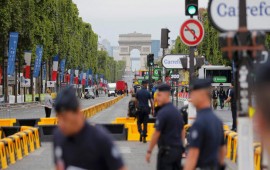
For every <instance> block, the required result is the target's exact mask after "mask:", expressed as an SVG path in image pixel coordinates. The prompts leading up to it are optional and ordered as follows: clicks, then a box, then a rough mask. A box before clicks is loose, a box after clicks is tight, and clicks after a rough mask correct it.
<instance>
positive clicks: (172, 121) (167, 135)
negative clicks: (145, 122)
mask: <svg viewBox="0 0 270 170" xmlns="http://www.w3.org/2000/svg"><path fill="white" fill-rule="evenodd" d="M170 92H171V88H170V86H169V85H167V84H162V85H160V86H158V92H157V101H158V105H159V106H161V109H160V110H159V111H158V115H157V120H156V125H155V128H156V130H155V132H154V134H153V137H152V140H151V143H150V145H149V148H148V150H147V154H146V161H147V162H150V157H151V153H152V151H153V149H154V147H155V145H156V144H157V143H158V148H159V151H158V158H157V170H180V169H182V168H181V158H182V152H183V141H182V140H183V139H184V131H183V118H182V116H181V114H180V112H179V110H178V109H177V108H176V107H174V106H173V104H172V103H171V102H170V101H171V100H170Z"/></svg>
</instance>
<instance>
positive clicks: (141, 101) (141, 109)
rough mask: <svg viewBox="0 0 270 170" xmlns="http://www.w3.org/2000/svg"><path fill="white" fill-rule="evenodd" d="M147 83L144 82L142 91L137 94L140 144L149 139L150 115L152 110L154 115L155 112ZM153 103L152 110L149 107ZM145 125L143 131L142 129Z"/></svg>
mask: <svg viewBox="0 0 270 170" xmlns="http://www.w3.org/2000/svg"><path fill="white" fill-rule="evenodd" d="M147 85H148V83H147V81H146V80H143V81H142V89H141V90H140V91H138V92H137V93H136V99H137V100H136V106H137V108H138V112H137V113H138V120H137V125H138V131H139V133H140V142H142V141H143V142H144V143H146V137H147V123H148V119H149V114H150V111H151V109H152V113H153V112H154V105H153V100H152V98H151V95H150V93H149V92H148V91H147ZM149 101H150V103H151V109H150V107H149V104H148V102H149ZM142 124H143V129H142Z"/></svg>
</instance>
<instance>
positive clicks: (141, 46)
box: [118, 32, 152, 71]
mask: <svg viewBox="0 0 270 170" xmlns="http://www.w3.org/2000/svg"><path fill="white" fill-rule="evenodd" d="M151 42H152V41H151V34H141V33H136V32H135V33H130V34H120V35H119V41H118V43H119V50H120V52H119V55H120V57H122V59H123V60H125V61H126V71H131V58H130V52H131V51H132V50H134V49H138V50H139V51H140V55H141V56H140V63H141V69H142V70H144V69H146V59H147V55H148V54H150V53H151Z"/></svg>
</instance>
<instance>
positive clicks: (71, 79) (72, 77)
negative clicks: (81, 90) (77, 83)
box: [70, 69, 74, 85]
mask: <svg viewBox="0 0 270 170" xmlns="http://www.w3.org/2000/svg"><path fill="white" fill-rule="evenodd" d="M73 80H74V70H73V69H71V70H70V84H71V85H72V84H73Z"/></svg>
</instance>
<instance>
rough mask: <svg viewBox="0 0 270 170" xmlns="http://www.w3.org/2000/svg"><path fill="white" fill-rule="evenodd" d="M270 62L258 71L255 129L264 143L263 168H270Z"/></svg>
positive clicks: (262, 65)
mask: <svg viewBox="0 0 270 170" xmlns="http://www.w3.org/2000/svg"><path fill="white" fill-rule="evenodd" d="M269 73H270V61H269V60H268V62H266V63H265V64H260V67H259V68H258V70H257V71H256V83H255V89H256V93H255V96H256V97H255V99H256V109H255V110H256V113H255V115H254V127H255V130H256V132H257V134H258V135H259V137H260V140H261V142H262V147H263V149H262V151H263V157H262V168H263V169H269V168H270V102H269V101H270V76H269Z"/></svg>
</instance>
